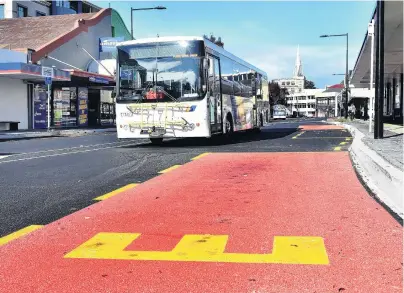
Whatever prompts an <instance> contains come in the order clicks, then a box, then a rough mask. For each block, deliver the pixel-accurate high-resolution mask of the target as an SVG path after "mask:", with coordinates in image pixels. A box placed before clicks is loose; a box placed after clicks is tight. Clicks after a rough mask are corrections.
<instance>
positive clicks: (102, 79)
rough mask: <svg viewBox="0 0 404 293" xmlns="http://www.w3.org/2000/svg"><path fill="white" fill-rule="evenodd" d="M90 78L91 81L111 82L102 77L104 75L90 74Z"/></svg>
mask: <svg viewBox="0 0 404 293" xmlns="http://www.w3.org/2000/svg"><path fill="white" fill-rule="evenodd" d="M88 80H89V81H91V82H95V83H103V84H109V81H108V79H106V78H102V77H94V76H90V77H89V78H88Z"/></svg>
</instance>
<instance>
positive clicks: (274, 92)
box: [268, 81, 289, 105]
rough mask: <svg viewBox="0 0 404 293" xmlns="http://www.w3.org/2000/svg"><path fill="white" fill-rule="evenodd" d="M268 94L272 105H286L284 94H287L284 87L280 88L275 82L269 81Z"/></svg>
mask: <svg viewBox="0 0 404 293" xmlns="http://www.w3.org/2000/svg"><path fill="white" fill-rule="evenodd" d="M268 86H269V94H270V100H271V104H272V105H276V104H281V105H286V96H287V95H288V94H289V93H288V90H287V89H286V88H281V87H280V86H279V84H278V83H277V82H274V81H271V82H270V83H269V84H268Z"/></svg>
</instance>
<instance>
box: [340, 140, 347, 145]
mask: <svg viewBox="0 0 404 293" xmlns="http://www.w3.org/2000/svg"><path fill="white" fill-rule="evenodd" d="M347 143H348V142H346V141H343V142H341V143H340V145H346V144H347Z"/></svg>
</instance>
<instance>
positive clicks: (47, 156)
mask: <svg viewBox="0 0 404 293" xmlns="http://www.w3.org/2000/svg"><path fill="white" fill-rule="evenodd" d="M143 143H144V142H139V143H136V144H135V143H128V144H124V145H119V146H109V147H105V148H98V149H90V150H83V151H76V152H68V153H60V154H52V155H45V156H38V157H31V158H22V159H15V160H8V161H0V164H2V163H10V162H18V161H27V160H33V159H41V158H49V157H57V156H65V155H71V154H79V153H87V152H93V151H99V150H105V149H111V148H115V147H116V148H120V147H124V146H136V145H140V144H143Z"/></svg>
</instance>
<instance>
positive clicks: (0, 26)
mask: <svg viewBox="0 0 404 293" xmlns="http://www.w3.org/2000/svg"><path fill="white" fill-rule="evenodd" d="M110 14H111V11H110V9H102V10H101V11H99V12H97V13H81V14H67V15H53V16H41V17H24V18H11V19H2V20H0V48H6V49H11V50H15V49H33V50H35V51H37V53H35V54H34V55H33V61H34V62H35V61H37V60H38V59H40V57H43V56H44V55H45V54H47V53H48V52H51V51H52V50H54V49H56V48H57V47H58V46H60V45H61V44H63V43H66V42H68V41H69V40H71V39H72V38H73V37H75V36H76V35H78V34H79V33H81V32H82V31H85V30H87V29H88V27H90V26H93V25H95V24H97V23H98V22H99V21H100V20H101V19H103V18H104V17H105V16H106V15H110ZM35 55H36V57H37V58H35V57H34V56H35ZM34 59H37V60H34Z"/></svg>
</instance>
